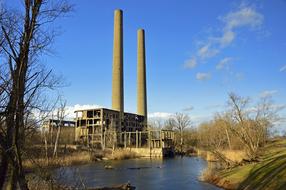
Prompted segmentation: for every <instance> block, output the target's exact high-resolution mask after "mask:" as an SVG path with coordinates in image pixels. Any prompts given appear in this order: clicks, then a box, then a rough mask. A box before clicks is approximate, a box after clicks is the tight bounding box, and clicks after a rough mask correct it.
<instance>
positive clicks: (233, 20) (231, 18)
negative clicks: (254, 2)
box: [218, 6, 264, 47]
mask: <svg viewBox="0 0 286 190" xmlns="http://www.w3.org/2000/svg"><path fill="white" fill-rule="evenodd" d="M263 19H264V17H263V15H262V14H260V13H258V12H257V11H256V10H255V9H254V8H252V7H246V6H241V7H240V8H239V9H238V10H236V11H231V12H229V13H228V14H227V15H226V16H224V17H222V18H221V20H222V21H223V22H224V27H223V30H222V32H223V33H222V36H221V37H220V38H218V39H219V40H218V42H219V43H220V45H221V47H226V46H228V45H230V44H231V43H232V42H233V41H234V39H235V37H236V33H235V30H236V29H238V28H242V27H247V28H251V29H257V28H259V27H260V26H261V25H262V23H263Z"/></svg>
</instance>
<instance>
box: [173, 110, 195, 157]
mask: <svg viewBox="0 0 286 190" xmlns="http://www.w3.org/2000/svg"><path fill="white" fill-rule="evenodd" d="M171 123H172V125H173V126H174V129H175V130H177V131H178V133H179V139H180V151H181V153H183V145H184V131H185V129H186V128H188V127H190V126H191V119H190V117H189V116H188V115H187V114H184V113H176V114H175V115H174V116H173V117H172V121H171Z"/></svg>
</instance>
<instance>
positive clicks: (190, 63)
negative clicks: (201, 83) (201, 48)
mask: <svg viewBox="0 0 286 190" xmlns="http://www.w3.org/2000/svg"><path fill="white" fill-rule="evenodd" d="M195 66H197V60H196V58H195V57H192V58H191V59H188V60H186V61H185V64H184V67H185V68H188V69H192V68H194V67H195Z"/></svg>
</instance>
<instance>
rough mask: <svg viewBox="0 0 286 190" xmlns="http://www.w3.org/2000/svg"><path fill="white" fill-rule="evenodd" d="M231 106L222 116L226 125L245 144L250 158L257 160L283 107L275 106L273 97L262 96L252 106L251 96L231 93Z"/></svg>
mask: <svg viewBox="0 0 286 190" xmlns="http://www.w3.org/2000/svg"><path fill="white" fill-rule="evenodd" d="M229 108H230V109H229V111H228V112H227V113H225V114H224V115H223V116H222V118H223V119H224V121H225V125H226V126H227V128H228V129H229V130H230V131H231V132H232V133H234V134H235V135H236V136H237V137H238V138H239V139H240V141H241V142H242V143H243V144H244V146H245V147H246V150H247V153H248V155H249V158H250V160H255V159H256V157H257V152H258V149H259V147H261V146H263V145H264V144H265V142H266V140H267V136H268V134H269V129H270V128H271V127H272V126H273V122H275V121H277V120H278V119H279V117H278V112H279V111H280V110H281V109H282V107H277V106H275V104H274V103H273V102H272V100H271V97H262V98H261V99H260V101H259V102H258V103H257V104H256V105H254V106H251V104H250V100H249V98H243V97H240V96H238V95H236V94H234V93H230V94H229Z"/></svg>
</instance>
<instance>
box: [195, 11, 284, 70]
mask: <svg viewBox="0 0 286 190" xmlns="http://www.w3.org/2000/svg"><path fill="white" fill-rule="evenodd" d="M219 20H220V21H221V23H222V27H221V29H220V30H219V35H213V34H211V35H210V36H208V37H207V38H206V40H205V41H204V43H201V45H200V46H199V47H198V49H197V50H196V54H195V55H194V56H193V57H194V59H196V64H197V63H199V61H201V60H205V59H207V58H212V57H214V56H216V55H218V54H219V53H220V52H221V51H222V50H223V49H224V48H226V47H228V46H230V45H231V44H232V43H233V42H234V40H235V39H236V37H237V30H238V29H241V28H247V29H251V30H257V29H260V28H261V26H262V24H263V20H264V16H263V15H262V14H261V13H259V12H258V11H257V10H256V9H255V8H254V7H252V6H248V5H241V6H239V7H238V8H237V9H235V10H233V11H230V12H228V13H227V14H225V15H224V16H221V17H219ZM285 70H286V68H285Z"/></svg>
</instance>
